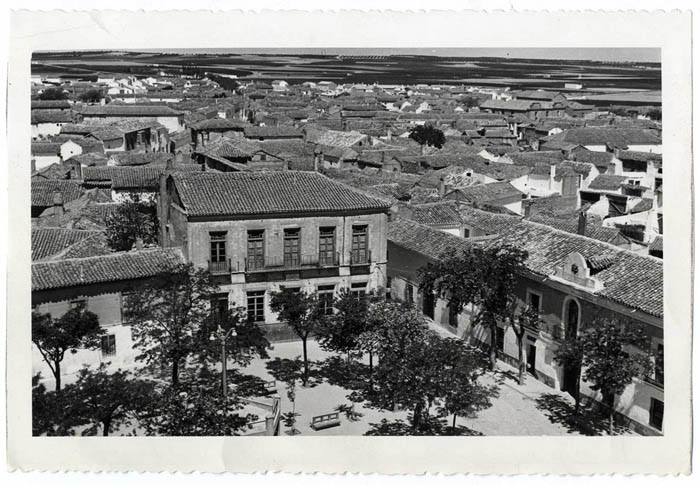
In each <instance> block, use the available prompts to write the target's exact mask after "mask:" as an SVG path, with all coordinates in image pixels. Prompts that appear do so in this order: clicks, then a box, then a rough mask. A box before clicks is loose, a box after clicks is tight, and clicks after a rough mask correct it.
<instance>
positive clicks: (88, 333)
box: [32, 307, 104, 392]
mask: <svg viewBox="0 0 700 485" xmlns="http://www.w3.org/2000/svg"><path fill="white" fill-rule="evenodd" d="M103 334H104V330H103V329H102V328H101V327H100V322H99V320H98V318H97V315H95V314H94V313H92V312H89V311H87V310H85V309H83V308H81V307H77V308H72V309H70V310H68V311H67V312H66V313H64V314H63V315H62V316H61V317H59V318H53V317H52V316H51V315H50V314H48V313H38V312H32V342H34V345H36V347H37V349H39V353H40V354H41V357H42V358H43V359H44V361H45V362H46V364H47V365H48V366H49V368H50V369H51V372H52V373H53V376H54V379H55V380H56V392H61V362H62V361H63V357H65V355H66V352H70V353H72V354H75V353H76V352H77V351H78V349H81V348H85V349H96V348H99V346H100V337H101V336H102V335H103Z"/></svg>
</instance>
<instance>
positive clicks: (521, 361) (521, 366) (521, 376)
mask: <svg viewBox="0 0 700 485" xmlns="http://www.w3.org/2000/svg"><path fill="white" fill-rule="evenodd" d="M518 385H519V386H524V385H525V356H524V355H523V335H520V336H518Z"/></svg>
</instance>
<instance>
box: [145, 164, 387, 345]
mask: <svg viewBox="0 0 700 485" xmlns="http://www.w3.org/2000/svg"><path fill="white" fill-rule="evenodd" d="M390 207H391V203H390V202H388V201H385V200H383V199H379V198H376V197H371V196H369V195H366V194H364V193H362V192H360V191H358V190H355V189H353V188H351V187H348V186H346V185H344V184H341V183H339V182H335V181H333V180H331V179H329V178H327V177H325V176H324V175H321V174H319V173H317V172H294V171H281V172H227V173H216V172H200V173H167V174H165V175H164V176H163V177H161V186H160V200H159V212H160V214H159V216H160V221H161V239H162V245H163V246H164V247H181V248H182V250H183V253H184V254H185V256H186V258H187V260H188V261H189V262H191V263H193V264H194V265H195V266H197V267H200V268H205V269H208V270H209V271H210V272H211V274H212V275H213V276H214V277H215V278H216V281H217V282H218V284H219V285H220V288H221V293H220V295H219V298H218V301H217V302H213V303H214V304H217V305H226V304H228V305H230V306H243V307H245V308H247V311H248V317H249V318H250V319H251V320H253V321H255V322H259V323H260V324H261V325H263V326H264V328H265V329H266V331H267V335H268V338H269V339H271V340H282V339H291V338H294V337H293V334H292V333H291V331H290V329H289V328H288V327H287V326H286V325H283V324H280V323H279V320H278V318H277V315H276V314H275V313H274V312H273V311H271V309H270V297H271V293H272V292H274V291H278V290H279V289H280V288H282V287H289V288H299V289H300V290H302V291H316V292H318V294H319V297H320V298H322V299H323V300H324V301H325V302H326V303H325V304H326V305H327V308H328V311H329V312H330V311H332V307H331V303H332V299H333V296H334V295H337V293H338V291H340V290H341V289H342V288H347V289H350V290H351V291H356V292H367V291H371V290H374V289H377V288H380V287H384V286H385V284H386V265H387V260H386V251H387V248H386V223H387V216H388V212H389V208H390Z"/></svg>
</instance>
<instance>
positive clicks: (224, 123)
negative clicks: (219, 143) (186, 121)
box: [190, 118, 250, 131]
mask: <svg viewBox="0 0 700 485" xmlns="http://www.w3.org/2000/svg"><path fill="white" fill-rule="evenodd" d="M246 126H250V124H249V123H246V122H244V121H238V120H234V119H230V118H211V119H207V120H202V121H198V122H197V123H193V124H191V125H190V128H192V129H193V130H203V131H206V130H241V129H243V128H245V127H246Z"/></svg>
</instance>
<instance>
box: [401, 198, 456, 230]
mask: <svg viewBox="0 0 700 485" xmlns="http://www.w3.org/2000/svg"><path fill="white" fill-rule="evenodd" d="M410 209H411V213H412V214H411V219H413V220H414V221H416V222H417V223H419V224H425V225H426V226H452V225H460V224H461V223H462V216H461V214H460V213H459V211H458V210H457V207H456V204H455V203H454V202H451V201H450V202H436V203H432V204H416V205H413V206H410Z"/></svg>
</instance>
